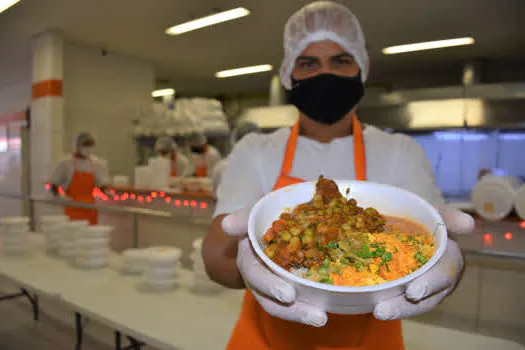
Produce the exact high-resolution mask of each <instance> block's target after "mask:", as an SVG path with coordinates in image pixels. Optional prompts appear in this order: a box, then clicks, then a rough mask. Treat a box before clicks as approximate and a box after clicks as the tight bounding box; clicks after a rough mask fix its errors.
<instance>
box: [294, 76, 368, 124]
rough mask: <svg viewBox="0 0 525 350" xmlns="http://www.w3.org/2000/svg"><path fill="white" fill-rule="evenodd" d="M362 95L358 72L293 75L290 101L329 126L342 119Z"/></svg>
mask: <svg viewBox="0 0 525 350" xmlns="http://www.w3.org/2000/svg"><path fill="white" fill-rule="evenodd" d="M364 95H365V87H364V85H363V82H362V80H361V73H359V74H358V75H357V76H356V77H342V76H339V75H335V74H320V75H316V76H315V77H312V78H307V79H301V80H296V79H294V78H293V77H292V90H291V92H290V102H291V103H292V104H293V105H294V106H295V107H297V108H298V109H299V110H300V111H301V112H303V113H304V114H305V115H306V116H307V117H309V118H310V119H312V120H314V121H316V122H318V123H321V124H325V125H332V124H335V123H337V122H338V121H340V120H341V119H343V118H344V117H345V115H347V114H348V112H350V111H351V110H352V109H353V108H354V107H355V106H356V105H357V104H358V103H359V101H360V100H361V99H362V98H363V96H364Z"/></svg>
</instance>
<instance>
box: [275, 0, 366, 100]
mask: <svg viewBox="0 0 525 350" xmlns="http://www.w3.org/2000/svg"><path fill="white" fill-rule="evenodd" d="M324 40H330V41H333V42H334V43H336V44H338V45H340V46H341V47H342V48H343V49H345V50H346V51H347V52H348V53H349V54H351V55H352V56H353V57H354V59H355V60H356V62H357V64H358V65H359V68H361V79H362V80H363V82H365V81H366V78H367V76H368V68H369V59H368V53H367V51H366V42H365V36H364V34H363V30H362V29H361V25H360V24H359V21H358V20H357V17H356V16H355V15H354V14H353V13H352V12H351V11H350V10H349V9H348V8H347V7H346V6H344V5H341V4H337V3H334V2H331V1H316V2H313V3H311V4H309V5H306V6H305V7H303V8H302V9H300V10H299V11H297V12H296V13H295V14H293V15H292V17H290V19H289V20H288V22H287V23H286V26H285V29H284V58H283V62H282V65H281V71H280V73H281V82H282V84H283V86H284V87H285V88H286V89H288V90H290V89H291V88H292V80H291V76H292V71H293V68H294V65H295V61H296V60H297V58H298V57H299V56H300V55H301V53H302V52H303V51H304V50H305V49H306V48H307V47H308V45H310V44H311V43H313V42H318V41H324Z"/></svg>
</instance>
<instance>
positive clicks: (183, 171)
mask: <svg viewBox="0 0 525 350" xmlns="http://www.w3.org/2000/svg"><path fill="white" fill-rule="evenodd" d="M194 172H195V166H194V165H193V163H192V162H191V161H190V160H189V159H188V157H186V156H185V155H184V154H183V153H182V152H177V176H180V177H189V176H192V175H193V173H194Z"/></svg>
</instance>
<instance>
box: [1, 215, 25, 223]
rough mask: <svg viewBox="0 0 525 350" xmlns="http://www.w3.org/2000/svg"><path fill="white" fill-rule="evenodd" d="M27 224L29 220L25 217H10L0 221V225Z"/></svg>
mask: <svg viewBox="0 0 525 350" xmlns="http://www.w3.org/2000/svg"><path fill="white" fill-rule="evenodd" d="M28 223H29V218H28V217H27V216H12V217H6V218H1V219H0V224H2V225H20V224H28Z"/></svg>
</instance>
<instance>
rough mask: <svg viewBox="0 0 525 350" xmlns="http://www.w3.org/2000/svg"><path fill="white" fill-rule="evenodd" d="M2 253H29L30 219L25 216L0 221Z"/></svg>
mask: <svg viewBox="0 0 525 350" xmlns="http://www.w3.org/2000/svg"><path fill="white" fill-rule="evenodd" d="M0 225H1V229H2V231H1V232H2V233H1V241H2V246H1V247H2V252H3V253H5V254H23V253H26V252H27V251H28V244H29V243H28V234H29V218H28V217H25V216H20V217H7V218H3V219H0Z"/></svg>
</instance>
